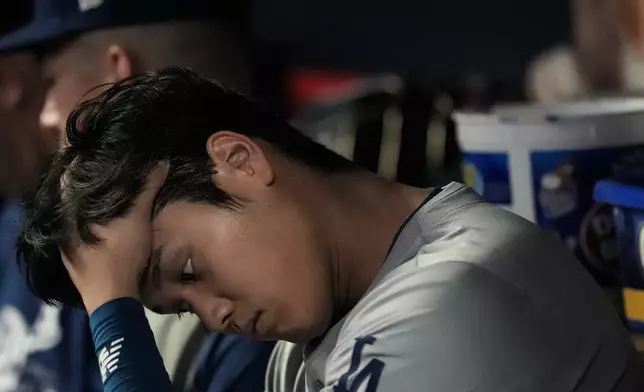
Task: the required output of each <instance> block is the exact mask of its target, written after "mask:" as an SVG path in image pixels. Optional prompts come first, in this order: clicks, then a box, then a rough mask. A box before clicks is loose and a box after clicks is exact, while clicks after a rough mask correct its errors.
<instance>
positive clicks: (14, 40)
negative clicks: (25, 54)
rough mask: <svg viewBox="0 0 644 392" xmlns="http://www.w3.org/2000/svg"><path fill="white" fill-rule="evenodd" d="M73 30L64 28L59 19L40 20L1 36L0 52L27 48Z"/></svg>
mask: <svg viewBox="0 0 644 392" xmlns="http://www.w3.org/2000/svg"><path fill="white" fill-rule="evenodd" d="M72 32H73V29H62V28H61V26H60V22H59V20H55V19H50V20H47V21H42V20H40V21H37V22H33V23H30V24H28V25H26V26H24V27H21V28H19V29H17V30H14V31H13V32H11V33H9V34H6V35H3V36H0V52H7V51H11V50H20V49H27V48H30V47H33V46H36V45H40V44H43V43H45V42H48V41H51V40H54V39H56V38H60V37H62V36H64V35H66V34H69V33H72Z"/></svg>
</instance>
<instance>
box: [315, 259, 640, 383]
mask: <svg viewBox="0 0 644 392" xmlns="http://www.w3.org/2000/svg"><path fill="white" fill-rule="evenodd" d="M397 279H399V280H398V281H396V280H397ZM384 285H385V288H384V289H383V291H381V292H380V291H379V290H378V289H376V290H374V291H373V292H371V293H370V295H369V296H367V297H365V300H366V303H365V304H364V306H361V307H360V308H359V309H358V310H357V312H356V313H355V314H353V315H352V318H351V319H350V320H347V323H346V324H345V325H344V326H343V328H342V331H341V332H340V335H339V338H338V340H337V344H336V345H335V347H334V348H333V350H332V352H331V354H330V355H329V357H328V360H327V362H326V369H325V385H327V386H329V385H333V386H334V388H337V389H335V391H353V390H359V389H358V387H359V386H362V387H363V388H366V389H364V390H366V391H389V390H396V389H398V390H405V391H410V392H413V391H419V392H420V391H421V390H422V391H426V390H428V389H436V390H447V389H450V390H468V389H471V388H472V386H473V385H475V386H477V388H479V389H477V390H481V391H498V390H524V391H535V392H536V391H542V390H552V391H555V390H562V391H563V390H572V389H574V385H575V380H573V378H574V376H573V375H575V374H577V375H580V374H582V373H583V372H585V371H586V370H587V369H589V368H592V367H593V363H594V362H602V363H603V364H604V365H605V366H604V367H603V368H602V377H604V379H605V380H611V378H612V381H614V380H616V379H618V377H619V374H620V372H621V371H622V370H623V368H624V361H625V360H624V358H626V357H628V353H629V347H628V342H626V340H624V339H621V338H620V336H617V335H619V333H617V334H616V333H615V331H619V326H617V325H608V327H607V328H608V329H604V330H601V329H595V328H594V327H593V326H591V325H589V324H584V322H586V321H590V320H589V319H587V318H586V317H585V315H583V314H582V315H581V316H580V317H577V316H578V314H577V313H576V311H575V309H573V308H570V307H567V306H565V305H564V306H562V307H559V305H557V303H556V302H554V301H552V302H541V301H538V300H536V298H535V297H534V296H533V295H532V294H531V292H530V291H529V290H528V291H526V290H525V289H524V288H523V287H522V286H521V285H519V284H517V283H516V282H512V281H510V280H508V279H506V278H504V277H501V276H499V275H497V274H496V273H494V272H492V271H490V270H488V269H486V268H483V267H481V266H479V265H476V264H472V263H466V262H460V261H447V260H446V261H443V262H439V263H435V264H432V265H431V266H428V267H423V268H418V269H416V270H415V272H414V273H413V274H410V275H407V276H405V277H403V276H400V277H394V278H392V280H391V281H389V282H385V283H384ZM551 298H552V296H551ZM564 302H565V301H562V303H564ZM578 321H581V322H582V325H584V328H586V330H585V331H580V330H579V329H578V328H577V326H578V325H579V324H577V323H576V322H578ZM597 328H600V327H597ZM611 328H612V330H611ZM609 336H610V337H609ZM612 345H614V347H611V348H607V346H612ZM598 350H600V351H604V352H603V353H601V355H599V356H600V357H602V359H601V360H598V357H597V356H598V354H597V352H598ZM611 351H612V352H611ZM611 360H612V361H613V363H612V364H610V365H609V364H608V363H609V362H610V361H611ZM596 370H597V369H593V370H591V372H592V373H593V375H592V378H594V377H597V374H598V373H597V371H596ZM605 382H608V381H605ZM508 386H513V388H509V389H508Z"/></svg>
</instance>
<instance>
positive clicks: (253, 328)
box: [243, 310, 262, 335]
mask: <svg viewBox="0 0 644 392" xmlns="http://www.w3.org/2000/svg"><path fill="white" fill-rule="evenodd" d="M261 313H262V312H260V311H259V310H258V311H256V312H255V314H254V315H253V317H252V318H251V319H250V320H248V322H247V323H246V325H244V328H243V332H244V333H245V334H247V335H257V321H258V320H259V316H260V315H261Z"/></svg>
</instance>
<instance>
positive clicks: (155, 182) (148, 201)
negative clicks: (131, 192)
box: [134, 161, 170, 212]
mask: <svg viewBox="0 0 644 392" xmlns="http://www.w3.org/2000/svg"><path fill="white" fill-rule="evenodd" d="M169 169H170V164H169V163H168V162H167V161H161V162H159V163H158V164H157V165H156V166H155V167H154V169H152V171H151V172H150V174H148V177H147V179H146V182H145V185H144V186H143V191H142V192H141V194H140V195H139V197H138V198H137V199H136V202H135V204H134V208H135V209H137V210H139V211H146V212H149V211H151V210H152V205H153V203H154V199H155V198H156V196H157V193H159V189H161V187H162V186H163V184H164V183H165V179H166V177H167V176H168V170H169Z"/></svg>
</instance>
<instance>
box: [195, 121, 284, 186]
mask: <svg viewBox="0 0 644 392" xmlns="http://www.w3.org/2000/svg"><path fill="white" fill-rule="evenodd" d="M206 150H207V152H208V156H209V157H210V159H211V161H212V163H213V166H214V168H215V171H216V174H215V175H216V176H218V177H219V178H218V179H221V177H229V176H233V177H235V178H238V179H243V180H244V181H250V182H252V183H256V184H261V185H265V186H267V185H270V184H271V183H272V182H273V179H274V178H273V177H274V175H273V170H272V168H271V166H270V164H269V162H268V160H267V159H266V155H265V154H264V152H263V151H262V149H261V148H260V147H259V146H258V145H257V143H255V142H254V141H253V140H252V139H250V138H248V137H247V136H244V135H241V134H238V133H235V132H231V131H219V132H216V133H214V134H212V135H210V137H209V138H208V141H207V146H206Z"/></svg>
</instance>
